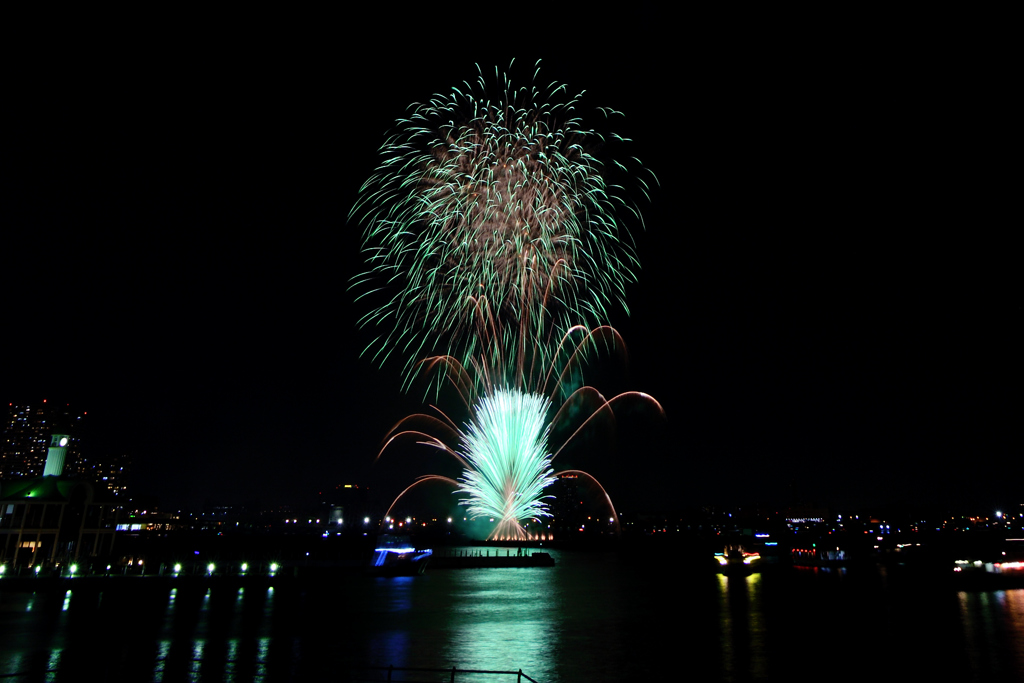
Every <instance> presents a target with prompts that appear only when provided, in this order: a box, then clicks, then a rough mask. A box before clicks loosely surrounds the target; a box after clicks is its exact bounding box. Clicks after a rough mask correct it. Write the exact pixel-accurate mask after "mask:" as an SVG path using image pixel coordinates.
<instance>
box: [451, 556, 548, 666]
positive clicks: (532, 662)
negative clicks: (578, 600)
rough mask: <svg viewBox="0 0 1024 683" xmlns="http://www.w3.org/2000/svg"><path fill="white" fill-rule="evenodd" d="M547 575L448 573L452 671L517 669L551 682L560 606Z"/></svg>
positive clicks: (513, 571)
mask: <svg viewBox="0 0 1024 683" xmlns="http://www.w3.org/2000/svg"><path fill="white" fill-rule="evenodd" d="M550 580H551V573H550V572H546V571H538V570H536V569H483V570H478V571H462V572H457V573H453V582H454V585H453V589H454V590H453V592H452V597H451V599H452V613H453V616H454V617H455V618H453V619H452V620H451V621H450V624H451V629H450V631H449V633H448V640H449V642H448V643H447V644H446V647H445V650H446V651H447V652H448V653H450V656H449V660H450V661H451V662H452V664H453V665H456V666H458V667H460V668H468V669H500V670H504V671H514V670H516V669H519V668H522V669H523V670H524V671H526V672H529V673H530V675H531V676H533V677H534V678H537V679H538V680H542V681H549V680H553V676H552V672H551V669H552V666H551V654H552V652H554V651H557V650H559V649H560V645H561V644H560V642H559V637H560V629H559V628H558V626H559V623H560V622H561V621H562V618H561V615H560V614H559V607H560V601H559V600H558V599H557V598H558V596H557V595H556V594H553V593H552V591H551V585H550Z"/></svg>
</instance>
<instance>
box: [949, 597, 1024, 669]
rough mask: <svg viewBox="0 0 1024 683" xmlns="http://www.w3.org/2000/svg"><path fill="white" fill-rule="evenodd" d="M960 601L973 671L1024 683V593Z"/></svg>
mask: <svg viewBox="0 0 1024 683" xmlns="http://www.w3.org/2000/svg"><path fill="white" fill-rule="evenodd" d="M957 597H958V599H959V604H960V616H961V620H962V623H963V628H964V638H965V640H966V645H967V647H966V652H967V656H968V659H969V660H970V666H971V669H973V670H974V671H987V672H992V673H994V674H1002V675H1006V676H1009V677H1011V678H1012V677H1014V676H1017V677H1020V679H1021V680H1024V589H1016V590H1008V591H984V592H977V593H970V592H966V591H961V592H960V593H959V594H958V595H957Z"/></svg>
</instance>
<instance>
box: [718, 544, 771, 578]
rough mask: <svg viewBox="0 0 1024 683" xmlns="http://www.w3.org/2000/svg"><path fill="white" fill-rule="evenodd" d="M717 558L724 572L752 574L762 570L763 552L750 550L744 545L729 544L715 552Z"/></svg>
mask: <svg viewBox="0 0 1024 683" xmlns="http://www.w3.org/2000/svg"><path fill="white" fill-rule="evenodd" d="M715 560H716V561H717V562H718V571H719V572H720V573H722V574H750V573H752V572H756V571H760V564H761V553H757V552H750V551H748V550H746V549H745V548H744V547H743V546H742V545H727V546H725V549H724V550H723V551H722V552H720V553H715Z"/></svg>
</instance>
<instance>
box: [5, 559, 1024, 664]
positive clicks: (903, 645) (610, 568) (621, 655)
mask: <svg viewBox="0 0 1024 683" xmlns="http://www.w3.org/2000/svg"><path fill="white" fill-rule="evenodd" d="M557 561H558V565H557V566H556V568H554V569H544V570H537V569H480V570H472V571H460V570H448V571H442V570H439V571H436V572H428V573H427V574H426V575H424V576H419V577H413V578H409V577H405V578H370V577H362V576H359V577H348V578H346V579H344V580H338V581H336V582H323V583H317V584H310V585H296V584H291V583H284V584H282V585H281V586H278V587H277V588H268V587H257V585H258V584H256V585H254V584H251V583H250V584H247V585H246V586H245V588H244V590H240V589H239V586H238V585H237V584H235V585H231V584H227V583H220V584H216V583H215V584H213V585H212V586H207V585H201V584H197V583H185V582H183V583H179V584H174V587H172V586H171V585H169V584H165V583H156V582H154V583H150V584H146V583H140V584H132V585H131V586H126V585H125V584H118V585H120V586H122V588H120V589H115V588H111V589H103V590H99V589H97V588H87V587H86V586H85V585H80V584H75V587H74V591H73V593H71V592H68V591H66V590H64V588H63V587H61V588H60V589H59V590H54V591H52V592H40V593H38V594H31V593H10V592H0V633H3V638H0V676H5V677H12V675H14V674H18V676H17V678H13V677H12V678H11V679H12V680H19V681H45V680H57V681H61V680H71V679H73V678H75V677H77V676H80V674H81V672H83V671H90V672H94V673H95V674H96V675H97V676H100V677H103V678H107V679H111V680H113V679H115V678H117V679H120V680H155V681H160V683H175V682H177V681H185V680H203V681H227V680H232V681H238V682H245V681H257V680H266V679H274V680H277V679H280V680H326V679H332V680H345V679H346V677H347V669H348V668H349V667H365V666H372V665H380V666H387V665H388V664H392V665H394V666H413V667H434V668H447V667H451V666H453V665H454V666H458V667H459V668H460V669H465V668H479V669H505V670H516V669H519V668H522V669H523V671H524V672H526V673H528V674H530V675H531V676H533V677H534V678H535V679H536V680H538V681H542V682H543V683H571V682H574V681H587V682H588V683H594V682H597V681H621V680H663V679H668V678H673V677H676V674H680V675H685V676H686V677H688V678H692V679H693V680H720V679H724V680H737V681H741V680H763V679H779V680H784V679H786V678H788V677H789V676H790V675H791V674H793V673H794V672H812V671H816V672H823V671H829V672H833V673H835V672H838V674H837V675H838V677H839V678H843V677H844V676H845V677H847V678H851V679H860V680H868V679H869V678H870V677H871V676H872V675H873V674H880V673H882V672H884V675H883V678H885V677H890V678H891V677H893V676H895V674H896V673H900V674H901V675H902V676H903V677H904V678H907V679H908V680H910V679H913V678H914V674H918V675H919V676H918V677H920V678H921V679H925V678H932V679H936V680H938V679H942V678H943V674H945V675H948V676H954V675H956V676H959V677H963V678H964V679H965V680H969V679H971V678H972V677H973V678H976V679H980V678H986V677H992V678H993V679H1002V680H1015V679H1016V680H1024V590H1008V591H990V592H971V593H967V592H962V593H956V592H954V591H952V590H948V587H947V586H944V585H943V586H938V585H935V586H930V585H922V584H920V583H918V582H908V581H905V580H904V581H903V582H902V583H901V582H900V581H889V582H887V583H885V585H884V587H881V588H880V587H879V586H880V585H882V584H881V583H880V582H879V580H878V579H877V577H876V576H875V575H874V574H858V573H857V572H851V573H850V574H847V575H842V574H840V573H838V572H833V573H827V572H807V573H798V572H791V573H782V574H779V573H775V574H772V573H766V574H763V575H762V574H751V575H749V576H723V575H714V574H711V573H700V572H691V573H689V574H683V575H680V574H679V572H678V570H677V569H676V568H675V567H673V566H671V565H670V564H668V563H665V565H664V566H655V567H652V566H651V565H650V564H640V563H637V562H633V561H631V558H621V557H620V558H616V557H608V556H605V555H601V554H597V553H593V554H579V555H575V556H573V555H570V554H568V553H566V554H564V556H559V557H558V558H557ZM865 637H868V638H870V643H869V644H867V645H866V646H865V648H864V649H857V650H856V653H855V654H856V656H853V653H854V650H853V649H851V646H850V644H851V643H857V644H859V645H862V644H864V639H865ZM97 653H103V656H102V657H99V658H98V657H97ZM911 655H912V656H911ZM893 662H896V663H895V664H894V663H893ZM833 678H834V676H833ZM457 680H465V681H467V682H470V681H472V678H471V677H468V676H467V677H465V678H464V677H462V676H459V677H458V679H457ZM481 680H482V681H483V682H484V683H488V679H486V678H483V679H481Z"/></svg>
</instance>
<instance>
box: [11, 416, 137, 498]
mask: <svg viewBox="0 0 1024 683" xmlns="http://www.w3.org/2000/svg"><path fill="white" fill-rule="evenodd" d="M85 415H86V413H84V412H82V413H78V412H75V411H73V410H72V409H71V407H70V406H69V405H67V404H63V405H62V404H59V403H57V404H55V403H51V402H50V401H45V400H44V401H43V402H42V403H38V404H20V403H10V404H8V413H7V419H6V421H5V422H4V423H3V424H2V425H0V431H2V434H0V481H11V480H14V479H23V478H26V477H41V476H43V475H44V474H45V472H44V471H43V470H44V466H45V464H46V454H47V449H48V448H49V447H50V445H51V444H50V437H51V436H52V435H53V434H61V435H66V436H67V440H68V443H67V444H66V448H65V460H64V462H63V468H62V471H63V473H64V476H66V477H73V478H75V479H83V480H86V481H91V482H93V483H95V484H97V485H98V486H100V487H103V488H106V489H108V490H110V492H111V493H113V494H114V495H115V496H116V497H117V498H119V499H120V498H122V497H124V496H125V493H126V491H127V483H128V481H127V480H128V476H129V473H130V471H131V458H130V457H129V456H128V455H127V454H124V453H120V454H115V455H111V454H99V455H97V454H95V453H94V452H93V451H92V450H91V449H88V448H87V449H85V450H84V451H83V449H82V447H81V432H82V423H83V422H84V421H85V420H84V419H83V418H84V417H85Z"/></svg>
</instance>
